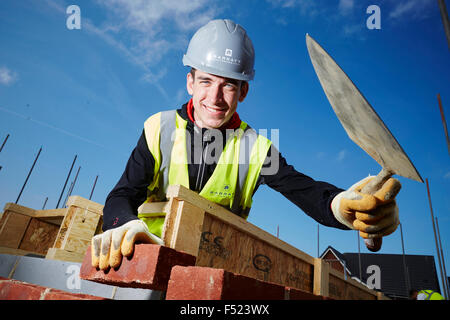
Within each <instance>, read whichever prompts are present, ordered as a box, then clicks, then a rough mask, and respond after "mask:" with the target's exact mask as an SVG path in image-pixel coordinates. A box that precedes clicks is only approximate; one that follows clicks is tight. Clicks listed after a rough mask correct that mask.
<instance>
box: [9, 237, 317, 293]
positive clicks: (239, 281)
mask: <svg viewBox="0 0 450 320" xmlns="http://www.w3.org/2000/svg"><path fill="white" fill-rule="evenodd" d="M195 260H196V259H195V257H194V256H192V255H189V254H186V253H184V252H179V251H176V250H174V249H171V248H168V247H164V246H159V245H154V244H138V245H136V246H135V251H134V253H133V256H132V257H130V258H124V259H123V260H122V263H121V265H120V267H119V268H117V269H109V270H106V271H102V270H98V269H96V268H93V267H92V265H91V251H90V248H89V249H88V251H87V253H86V255H85V258H84V261H83V264H82V265H81V269H80V278H81V279H84V280H90V281H94V282H99V283H103V284H108V285H114V286H118V287H130V288H143V289H152V290H160V291H166V299H167V300H321V299H323V297H321V296H317V295H314V294H312V293H309V292H305V291H302V290H298V289H294V288H289V287H285V286H282V285H278V284H274V283H270V282H265V281H261V280H257V279H253V278H250V277H246V276H243V275H239V274H235V273H232V272H228V271H225V270H223V269H216V268H208V267H198V266H195ZM74 299H77V300H80V299H82V300H94V299H105V298H102V297H96V296H92V295H87V294H75V293H69V292H64V291H61V290H56V289H52V288H46V287H43V286H38V285H34V284H29V283H25V282H21V281H17V280H12V279H6V278H0V300H74Z"/></svg>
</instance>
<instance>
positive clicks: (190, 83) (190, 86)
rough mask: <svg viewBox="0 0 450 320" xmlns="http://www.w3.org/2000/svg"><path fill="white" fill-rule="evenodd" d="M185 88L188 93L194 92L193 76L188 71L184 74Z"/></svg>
mask: <svg viewBox="0 0 450 320" xmlns="http://www.w3.org/2000/svg"><path fill="white" fill-rule="evenodd" d="M186 89H187V92H188V93H189V95H191V96H192V95H193V94H194V77H193V76H192V74H191V73H190V72H188V74H187V75H186Z"/></svg>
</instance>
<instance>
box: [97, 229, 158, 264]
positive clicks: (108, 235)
mask: <svg viewBox="0 0 450 320" xmlns="http://www.w3.org/2000/svg"><path fill="white" fill-rule="evenodd" d="M137 241H140V242H143V243H155V244H159V245H164V242H163V241H162V240H161V239H160V238H159V237H157V236H155V235H154V234H152V233H150V232H149V231H148V228H147V225H146V224H145V223H144V222H143V221H141V220H132V221H129V222H127V223H125V224H124V225H123V226H120V227H118V228H114V229H110V230H107V231H105V232H104V233H102V234H98V235H96V236H94V237H93V238H92V241H91V245H92V248H91V254H92V255H91V261H92V266H93V267H94V268H100V269H101V270H106V269H108V267H111V268H117V267H118V266H120V263H121V262H122V256H125V257H128V256H130V255H131V254H132V253H133V250H134V244H135V242H137Z"/></svg>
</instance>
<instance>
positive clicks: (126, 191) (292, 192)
mask: <svg viewBox="0 0 450 320" xmlns="http://www.w3.org/2000/svg"><path fill="white" fill-rule="evenodd" d="M177 112H178V114H179V115H180V116H181V117H182V118H183V119H185V120H186V121H187V127H186V129H187V131H188V132H189V133H190V134H191V137H193V135H194V134H203V133H204V132H205V130H204V129H203V130H200V129H199V128H198V127H196V126H195V124H194V123H193V122H192V121H191V120H190V119H189V117H188V115H187V104H184V105H183V106H182V107H181V109H178V110H177ZM223 136H224V137H225V134H224V135H223ZM224 139H225V138H224ZM223 145H225V143H224V144H223ZM271 154H273V155H274V156H278V157H279V159H278V160H279V169H278V172H277V173H275V174H272V175H263V174H261V175H260V176H259V179H258V182H257V184H256V187H255V192H256V190H257V189H258V187H259V186H260V185H261V184H266V185H268V186H269V187H271V188H272V189H274V190H276V191H278V192H280V193H281V194H283V195H284V196H285V197H286V198H287V199H289V200H290V201H291V202H293V203H294V204H295V205H297V206H298V207H299V208H300V209H302V210H303V211H304V212H305V213H306V214H307V215H309V216H310V217H311V218H313V219H314V220H316V221H317V222H319V223H320V224H322V225H325V226H329V227H335V228H339V229H344V230H348V228H347V227H346V226H344V225H342V224H341V223H339V222H338V221H337V220H336V219H335V218H334V216H333V213H332V211H331V200H332V199H333V198H334V196H335V195H336V194H338V193H339V192H341V191H343V190H342V189H340V188H337V187H335V186H333V185H331V184H329V183H326V182H322V181H315V180H313V179H312V178H310V177H308V176H306V175H304V174H302V173H300V172H298V171H296V170H295V169H294V167H293V166H291V165H288V163H287V162H286V159H285V158H284V157H283V156H282V155H281V153H279V151H278V150H277V149H276V148H275V146H273V145H272V147H271V148H270V150H269V153H268V157H270V155H271ZM193 155H194V152H193V151H192V150H188V157H193ZM216 159H217V158H216ZM271 159H272V158H271ZM191 160H193V159H191ZM154 164H155V160H154V158H153V156H152V154H151V153H150V151H149V149H148V146H147V142H146V139H145V134H144V132H143V133H142V135H141V137H140V138H139V141H138V143H137V146H136V147H135V148H134V150H133V152H132V153H131V156H130V158H129V160H128V163H127V165H126V168H125V171H124V173H123V174H122V176H121V178H120V180H119V182H118V183H117V185H116V186H115V187H114V189H113V190H112V191H111V192H110V193H109V195H108V197H107V199H106V202H105V207H104V209H103V231H106V230H109V229H111V228H116V227H119V226H121V225H123V224H125V223H127V222H129V221H131V220H134V219H138V218H137V208H138V207H139V206H140V205H141V204H142V203H143V202H144V201H145V200H146V198H147V187H148V186H149V184H150V183H151V181H152V179H153V168H154ZM269 165H270V163H267V164H265V166H269ZM214 169H215V164H214V163H213V164H208V165H199V164H198V161H189V164H188V171H189V185H190V189H192V190H194V191H200V190H201V189H202V188H203V186H204V185H205V184H206V182H207V181H208V179H209V177H210V176H211V175H212V173H213V171H214ZM200 171H201V172H200ZM199 173H203V174H199ZM201 177H203V179H201Z"/></svg>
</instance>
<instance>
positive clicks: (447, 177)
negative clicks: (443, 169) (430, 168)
mask: <svg viewBox="0 0 450 320" xmlns="http://www.w3.org/2000/svg"><path fill="white" fill-rule="evenodd" d="M444 179H450V171H449V172H447V173H446V174H445V175H444Z"/></svg>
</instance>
